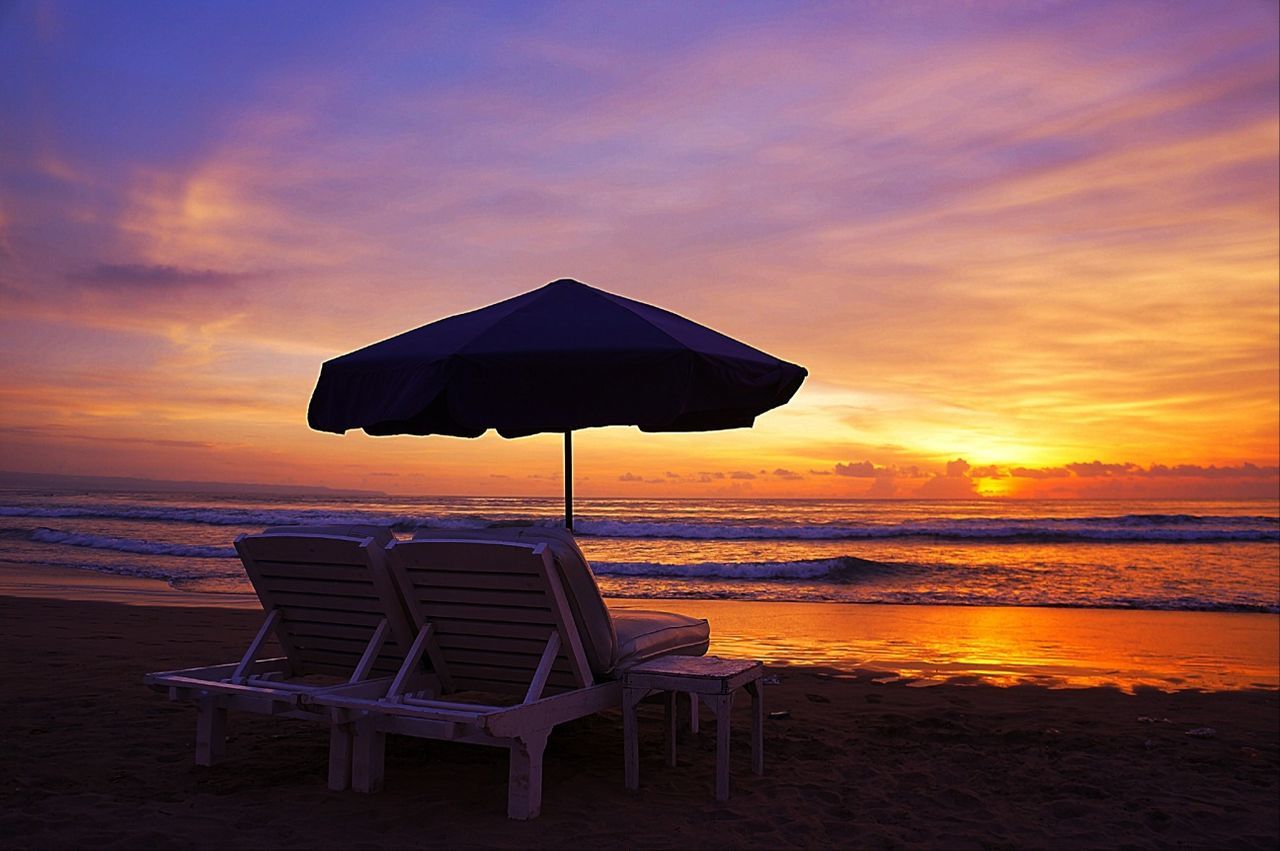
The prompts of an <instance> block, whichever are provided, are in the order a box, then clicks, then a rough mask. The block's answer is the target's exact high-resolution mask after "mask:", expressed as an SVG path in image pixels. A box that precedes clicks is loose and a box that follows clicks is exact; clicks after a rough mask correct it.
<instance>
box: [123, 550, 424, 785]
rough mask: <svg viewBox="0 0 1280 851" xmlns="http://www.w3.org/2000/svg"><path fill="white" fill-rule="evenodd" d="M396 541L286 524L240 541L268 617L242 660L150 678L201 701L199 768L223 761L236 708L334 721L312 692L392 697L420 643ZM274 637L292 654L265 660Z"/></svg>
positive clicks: (179, 696)
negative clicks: (393, 566) (412, 648)
mask: <svg viewBox="0 0 1280 851" xmlns="http://www.w3.org/2000/svg"><path fill="white" fill-rule="evenodd" d="M326 532H331V533H337V534H325V533H326ZM344 533H346V534H344ZM391 539H393V536H392V535H391V532H390V530H389V529H380V528H377V527H372V528H371V527H310V528H307V527H282V528H278V529H269V530H267V531H266V532H264V533H263V534H260V535H241V536H240V537H238V538H237V539H236V542H235V546H236V551H237V552H238V553H239V554H240V558H241V560H242V561H243V562H244V567H245V571H246V572H247V573H248V575H249V579H250V580H251V581H252V582H253V587H254V590H255V591H256V592H257V594H258V599H259V600H261V602H262V608H263V610H264V611H265V612H266V618H265V620H264V621H263V624H262V627H261V628H260V629H259V630H258V633H257V635H256V636H255V637H254V639H253V641H252V642H251V643H250V645H249V647H248V648H247V649H246V650H245V653H244V655H243V656H242V657H241V659H240V660H239V661H238V662H230V663H227V664H221V665H211V666H207V667H202V668H187V669H184V670H178V671H161V672H157V673H152V674H147V675H146V677H145V682H146V683H147V684H148V685H150V686H151V687H152V688H155V689H157V690H160V691H165V692H167V693H168V695H169V698H170V699H171V700H191V701H194V702H195V703H196V705H197V707H198V716H197V722H196V762H197V763H198V764H200V765H213V764H214V763H216V762H218V761H219V759H221V757H222V756H223V752H224V742H225V726H226V717H227V711H228V710H240V711H247V712H257V713H262V714H267V715H278V716H282V717H287V718H303V719H308V720H314V721H319V722H322V723H328V722H329V720H330V719H329V715H328V713H327V711H325V710H323V709H320V708H318V707H317V706H315V705H312V704H307V703H305V702H304V701H303V698H304V697H305V696H308V695H315V694H320V693H323V691H324V690H325V689H328V688H332V687H334V686H335V685H344V686H346V687H347V688H349V689H350V688H363V689H366V690H367V693H371V694H382V693H383V692H385V691H386V688H387V686H388V685H389V684H390V679H389V677H390V676H391V675H393V674H395V673H396V672H397V671H399V670H400V669H401V661H402V658H403V652H404V648H407V647H408V646H409V643H410V642H411V641H412V639H413V631H412V630H411V628H410V626H409V622H408V619H407V617H406V616H405V613H404V610H403V608H402V606H401V605H400V604H399V598H398V594H397V592H396V590H395V589H394V587H393V586H392V584H391V580H390V577H389V575H388V573H387V569H386V550H385V549H384V545H385V544H386V543H387V542H388V541H390V540H391ZM273 636H274V638H275V639H276V641H277V642H278V644H279V645H280V646H281V648H282V649H283V651H284V655H283V656H278V657H274V658H259V656H260V654H261V653H262V650H263V646H264V644H266V643H267V641H268V639H270V638H271V637H273ZM331 762H332V760H331ZM338 765H339V766H341V765H342V762H341V760H339V761H338ZM330 783H331V784H334V783H341V784H345V783H346V778H345V776H344V777H341V778H334V777H331V778H330Z"/></svg>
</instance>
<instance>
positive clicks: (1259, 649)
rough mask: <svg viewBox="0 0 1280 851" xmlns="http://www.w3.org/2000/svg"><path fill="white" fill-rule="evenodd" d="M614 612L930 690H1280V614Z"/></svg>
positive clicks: (774, 656) (670, 604)
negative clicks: (686, 618)
mask: <svg viewBox="0 0 1280 851" xmlns="http://www.w3.org/2000/svg"><path fill="white" fill-rule="evenodd" d="M610 605H611V606H620V607H626V606H633V607H637V608H643V607H646V606H647V605H652V606H654V607H658V608H667V609H673V610H676V611H680V612H682V613H685V614H689V615H694V616H698V617H705V618H708V619H709V620H710V621H711V624H712V630H711V636H712V642H711V650H710V652H711V653H713V654H721V655H725V656H737V657H752V658H758V659H763V660H765V661H766V662H769V663H774V664H792V665H810V666H827V667H832V668H837V669H839V670H841V671H844V672H847V673H849V674H854V673H857V674H858V675H859V676H863V677H873V678H882V677H886V676H891V675H898V676H900V677H902V678H903V679H904V680H914V681H917V682H919V683H920V684H921V685H927V684H930V683H934V682H943V681H948V680H950V681H958V682H966V681H968V682H985V683H991V684H996V685H1017V684H1022V683H1038V684H1042V685H1046V686H1050V687H1054V688H1079V687H1089V686H1113V687H1117V688H1121V689H1124V690H1126V691H1132V690H1133V689H1135V688H1139V687H1154V688H1160V689H1184V688H1194V689H1204V690H1222V689H1240V688H1266V689H1275V688H1278V687H1280V673H1278V672H1280V616H1277V615H1272V614H1241V613H1217V612H1155V611H1133V610H1098V609H1069V608H1020V607H1012V606H1005V607H998V606H929V607H923V606H894V605H835V606H833V605H822V604H812V603H769V604H767V605H765V604H759V603H742V602H737V601H729V600H661V601H655V602H654V603H651V604H642V603H641V602H640V601H632V600H612V601H610ZM872 672H876V673H872Z"/></svg>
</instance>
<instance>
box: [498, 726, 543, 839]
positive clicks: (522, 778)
mask: <svg viewBox="0 0 1280 851" xmlns="http://www.w3.org/2000/svg"><path fill="white" fill-rule="evenodd" d="M549 732H550V731H549V730H540V731H538V732H535V733H529V734H526V735H523V736H520V737H518V738H516V739H514V740H513V741H512V743H511V764H510V767H509V768H508V770H507V817H508V818H513V819H521V820H524V819H532V818H537V817H538V814H539V813H541V812H542V752H543V751H544V750H545V749H546V747H547V734H548V733H549Z"/></svg>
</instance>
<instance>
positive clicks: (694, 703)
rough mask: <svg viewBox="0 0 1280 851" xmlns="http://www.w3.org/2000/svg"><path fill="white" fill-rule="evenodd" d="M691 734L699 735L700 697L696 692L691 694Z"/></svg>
mask: <svg viewBox="0 0 1280 851" xmlns="http://www.w3.org/2000/svg"><path fill="white" fill-rule="evenodd" d="M689 732H690V733H693V734H695V735H696V734H697V732H698V695H697V693H695V692H692V691H691V692H689Z"/></svg>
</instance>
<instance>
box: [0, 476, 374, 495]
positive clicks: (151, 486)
mask: <svg viewBox="0 0 1280 851" xmlns="http://www.w3.org/2000/svg"><path fill="white" fill-rule="evenodd" d="M0 488H47V489H49V490H74V491H142V492H150V493H202V494H237V495H241V496H243V495H248V494H255V495H263V496H277V495H279V496H284V495H295V496H362V497H385V496H387V494H386V493H385V492H383V491H377V490H359V489H356V488H328V487H323V486H321V485H289V484H255V483H247V482H191V481H176V480H169V479H144V478H135V477H130V476H73V475H65V474H61V473H19V472H14V471H11V470H0Z"/></svg>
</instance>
